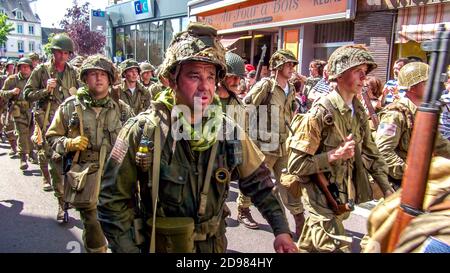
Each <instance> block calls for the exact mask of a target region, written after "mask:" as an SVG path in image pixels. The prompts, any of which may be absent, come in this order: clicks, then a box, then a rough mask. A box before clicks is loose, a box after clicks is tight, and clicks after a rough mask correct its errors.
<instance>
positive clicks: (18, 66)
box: [17, 58, 33, 69]
mask: <svg viewBox="0 0 450 273" xmlns="http://www.w3.org/2000/svg"><path fill="white" fill-rule="evenodd" d="M23 64H26V65H29V66H30V68H33V62H32V61H31V59H30V58H20V60H19V61H18V62H17V68H18V69H20V66H21V65H23Z"/></svg>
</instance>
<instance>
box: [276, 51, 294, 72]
mask: <svg viewBox="0 0 450 273" xmlns="http://www.w3.org/2000/svg"><path fill="white" fill-rule="evenodd" d="M285 63H294V64H298V61H297V58H295V55H294V53H292V51H290V50H287V49H280V50H277V51H276V52H275V53H273V55H272V57H270V60H269V69H270V70H275V69H281V66H282V65H283V64H285Z"/></svg>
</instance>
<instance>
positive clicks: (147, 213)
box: [98, 23, 289, 253]
mask: <svg viewBox="0 0 450 273" xmlns="http://www.w3.org/2000/svg"><path fill="white" fill-rule="evenodd" d="M180 48H181V49H184V48H190V49H191V50H179V49H180ZM206 53H207V54H206ZM224 53H225V50H224V48H223V47H222V45H221V44H220V42H219V41H218V39H217V31H216V30H215V29H214V28H212V27H210V26H205V25H203V24H200V23H191V24H190V25H189V26H188V30H187V31H185V32H181V33H178V34H177V35H176V36H175V37H174V39H173V40H172V42H171V43H170V46H169V48H168V50H167V53H166V58H165V60H164V62H163V67H164V71H162V75H163V76H164V77H165V78H167V79H171V80H172V81H173V82H175V81H176V79H177V75H176V73H177V72H174V71H176V69H174V68H176V67H177V66H179V65H180V63H181V62H183V63H186V62H190V61H200V62H206V63H211V64H214V65H216V67H217V70H216V71H217V78H218V79H219V80H220V79H221V78H223V77H224V75H225V69H226V68H225V65H224V63H225V62H224ZM176 92H183V91H182V89H181V90H176ZM174 96H175V95H174V93H173V91H172V90H166V91H164V92H162V93H161V94H160V95H159V96H158V98H157V100H156V101H153V102H152V105H151V107H150V109H149V110H147V111H146V112H144V113H141V114H139V115H138V116H137V117H135V118H132V119H130V120H128V122H127V123H126V124H125V126H124V128H123V129H122V130H121V131H120V134H119V136H118V138H117V141H116V144H115V146H114V148H113V151H112V152H111V156H110V158H109V159H108V162H107V164H106V169H105V175H104V178H103V181H102V188H101V191H100V196H99V205H98V216H99V220H100V223H101V224H102V228H103V231H104V233H105V235H106V236H107V238H108V241H109V243H110V247H111V249H112V251H113V252H138V251H139V249H138V247H137V245H136V244H137V242H136V240H133V238H132V235H131V234H132V230H133V229H134V228H136V226H135V225H132V223H133V219H135V220H136V218H137V212H136V211H139V214H141V213H142V215H143V218H144V220H149V221H148V222H147V223H151V222H152V217H156V216H158V218H159V217H160V218H159V219H160V220H161V219H162V220H165V221H170V220H174V221H178V220H179V218H175V219H174V217H183V218H182V219H186V218H188V219H191V220H192V222H193V227H192V230H191V231H189V232H187V233H188V234H187V237H186V239H185V241H184V240H183V239H176V238H174V237H170V234H169V235H167V234H166V235H167V236H169V238H168V239H167V240H169V241H163V243H161V244H160V245H159V247H158V245H157V246H156V249H158V250H160V251H163V252H173V251H177V250H176V249H174V248H173V247H174V245H177V244H179V243H180V242H179V241H180V240H182V241H183V242H184V243H186V244H187V243H188V241H191V240H193V243H192V245H189V249H184V250H183V251H187V252H198V253H204V252H216V253H223V252H225V250H226V238H225V235H224V234H225V221H224V217H223V209H224V205H225V200H226V197H227V194H228V191H229V181H230V178H231V177H238V178H239V187H240V189H241V190H242V191H243V192H244V193H245V194H247V195H248V196H250V197H251V198H252V200H253V202H254V204H255V205H256V206H257V207H258V208H260V210H261V212H262V214H263V216H264V217H265V218H266V219H267V221H268V222H269V224H270V225H271V227H272V229H273V231H274V234H275V235H278V234H282V233H289V228H288V225H287V221H286V218H285V216H284V214H283V211H282V209H281V207H280V205H279V203H278V202H277V200H276V198H275V197H274V195H273V193H272V187H273V185H272V182H271V180H270V178H269V171H268V169H267V168H266V167H264V165H262V163H263V159H264V156H263V155H262V154H261V153H260V152H259V151H258V149H257V148H256V146H255V145H254V144H253V142H252V141H251V140H249V138H248V137H247V136H246V135H245V137H244V139H242V140H219V137H220V135H219V131H217V130H214V129H212V128H211V127H209V128H210V130H207V131H206V132H205V131H202V132H201V133H200V134H201V135H200V139H199V140H194V139H190V140H186V139H184V138H182V139H180V140H177V141H175V140H174V139H173V136H174V134H173V133H174V132H172V131H171V130H172V121H171V110H172V107H174V100H175V99H174ZM214 105H215V106H216V107H220V101H219V99H218V98H217V97H215V98H214ZM216 111H217V109H216V110H215V113H216V114H214V115H209V116H208V118H207V119H208V121H207V123H209V121H213V122H214V124H216V125H217V126H227V125H230V126H233V121H232V120H231V119H229V118H226V117H224V116H223V114H222V113H221V112H220V111H219V112H220V114H219V115H217V112H216ZM178 120H180V119H178ZM223 121H225V122H226V123H225V124H223V123H222V122H223ZM185 122H186V123H187V124H186V123H184V125H183V127H182V128H183V131H184V130H186V131H187V132H188V133H190V134H192V132H193V131H192V128H191V124H190V123H189V122H188V121H185ZM216 122H219V123H216ZM219 124H220V125H219ZM219 128H221V127H219ZM159 130H161V133H159ZM214 132H216V133H214ZM159 137H160V138H161V143H160V145H158V142H159V141H157V139H159ZM220 139H225V138H220ZM144 140H145V141H144ZM150 143H152V145H150ZM141 148H142V151H144V150H149V151H146V152H142V153H145V154H150V155H149V156H151V157H152V159H153V161H150V162H148V160H147V162H148V163H149V165H148V166H147V165H145V166H147V169H145V168H144V165H142V162H143V161H142V159H143V158H145V157H142V153H141V152H139V153H138V152H137V151H141ZM158 149H161V155H160V156H159V155H158V151H159V150H158ZM153 153H155V154H153ZM214 153H215V155H214V156H213V157H211V155H212V154H214ZM210 157H211V158H210ZM154 164H158V165H154ZM208 169H209V171H208ZM225 170H227V171H228V172H229V173H230V175H226V173H227V171H225ZM154 171H156V173H155V172H154ZM158 172H159V179H158V181H153V177H155V179H157V178H156V177H158ZM209 173H211V176H209ZM150 177H151V178H152V179H151V181H149V179H150ZM208 181H209V183H208ZM208 187H209V188H208ZM156 189H159V190H158V191H157V196H155V195H154V196H153V198H152V196H151V195H152V194H151V192H152V190H155V191H156ZM137 192H138V193H140V194H139V196H140V198H139V199H140V200H141V202H135V200H136V197H135V196H136V195H135V193H137ZM152 199H155V202H157V204H158V205H157V206H156V208H154V207H153V206H154V204H156V203H153V201H152ZM156 200H157V201H156ZM136 203H140V204H141V205H142V207H141V209H138V206H137V205H136ZM154 209H155V210H154ZM153 212H155V213H153ZM158 218H157V220H158ZM177 219H178V220H177ZM179 221H181V220H179ZM156 223H157V224H156V231H158V230H159V229H161V228H163V227H162V226H161V225H160V226H158V221H156ZM160 223H161V222H160ZM152 225H153V224H152ZM147 227H148V226H147ZM150 233H151V232H150V230H149V229H147V234H150ZM156 233H158V232H156ZM172 235H173V233H172ZM161 236H163V235H161ZM174 236H175V237H176V235H174ZM158 238H159V237H156V243H158ZM160 242H161V241H160ZM147 243H148V240H147ZM153 243H154V242H153ZM144 245H147V246H148V244H145V243H144ZM191 247H192V248H191ZM147 248H148V247H147ZM150 250H152V248H150Z"/></svg>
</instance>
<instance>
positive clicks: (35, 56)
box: [28, 52, 41, 70]
mask: <svg viewBox="0 0 450 273" xmlns="http://www.w3.org/2000/svg"><path fill="white" fill-rule="evenodd" d="M28 58H29V59H30V60H31V62H32V63H33V67H32V68H31V70H33V69H35V68H36V66H38V65H39V64H40V63H41V58H40V57H39V54H37V53H36V52H31V53H30V54H28Z"/></svg>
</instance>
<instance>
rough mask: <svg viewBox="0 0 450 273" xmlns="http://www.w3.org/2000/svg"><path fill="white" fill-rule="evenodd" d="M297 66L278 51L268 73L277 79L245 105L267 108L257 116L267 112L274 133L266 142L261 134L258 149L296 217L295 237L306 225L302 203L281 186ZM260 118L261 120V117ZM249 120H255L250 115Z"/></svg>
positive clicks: (288, 54)
mask: <svg viewBox="0 0 450 273" xmlns="http://www.w3.org/2000/svg"><path fill="white" fill-rule="evenodd" d="M297 64H298V61H297V59H296V57H295V55H294V54H293V53H292V52H291V51H289V50H285V49H281V50H278V51H276V52H275V53H274V54H273V55H272V57H271V58H270V60H269V69H270V70H271V71H272V72H273V73H274V74H275V75H274V76H272V77H267V78H264V79H262V80H261V81H260V82H258V83H256V84H255V85H254V86H253V87H252V89H250V91H249V92H248V93H247V95H246V96H245V98H244V103H245V104H246V105H247V106H256V107H258V106H263V107H266V108H262V107H259V111H258V115H261V111H262V109H267V115H266V116H267V130H271V133H270V134H271V136H270V137H269V138H267V136H262V135H261V132H260V134H259V135H258V142H259V147H260V149H261V151H262V152H263V153H264V156H265V160H264V162H265V163H266V164H267V166H268V167H269V168H270V169H271V170H272V172H273V175H274V177H275V180H276V185H277V187H276V188H277V190H278V191H279V194H280V197H281V200H282V201H283V203H284V205H285V206H286V207H287V208H288V210H289V211H290V212H291V214H292V215H293V216H294V219H295V226H296V235H297V236H299V234H300V232H301V230H302V228H303V224H304V221H305V218H304V215H303V211H304V209H303V205H302V202H301V199H300V198H294V197H293V196H292V195H291V194H290V193H289V192H287V191H286V189H285V188H284V187H282V186H281V185H280V179H281V174H282V172H283V170H284V169H286V164H287V157H286V155H287V154H286V147H285V142H286V139H287V135H288V131H289V128H288V126H289V123H290V122H291V120H292V118H293V117H294V114H295V109H296V105H295V88H294V86H293V85H292V84H291V83H290V82H289V79H290V78H291V76H292V73H294V71H295V66H296V65H297ZM273 111H277V112H276V113H274V112H273ZM258 118H259V119H261V117H258ZM272 119H273V120H272ZM250 120H252V115H251V114H250ZM250 124H258V126H260V124H261V121H259V122H256V121H255V122H253V121H250ZM272 126H273V127H276V128H273V127H272ZM271 127H272V128H271ZM268 144H270V145H268Z"/></svg>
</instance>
